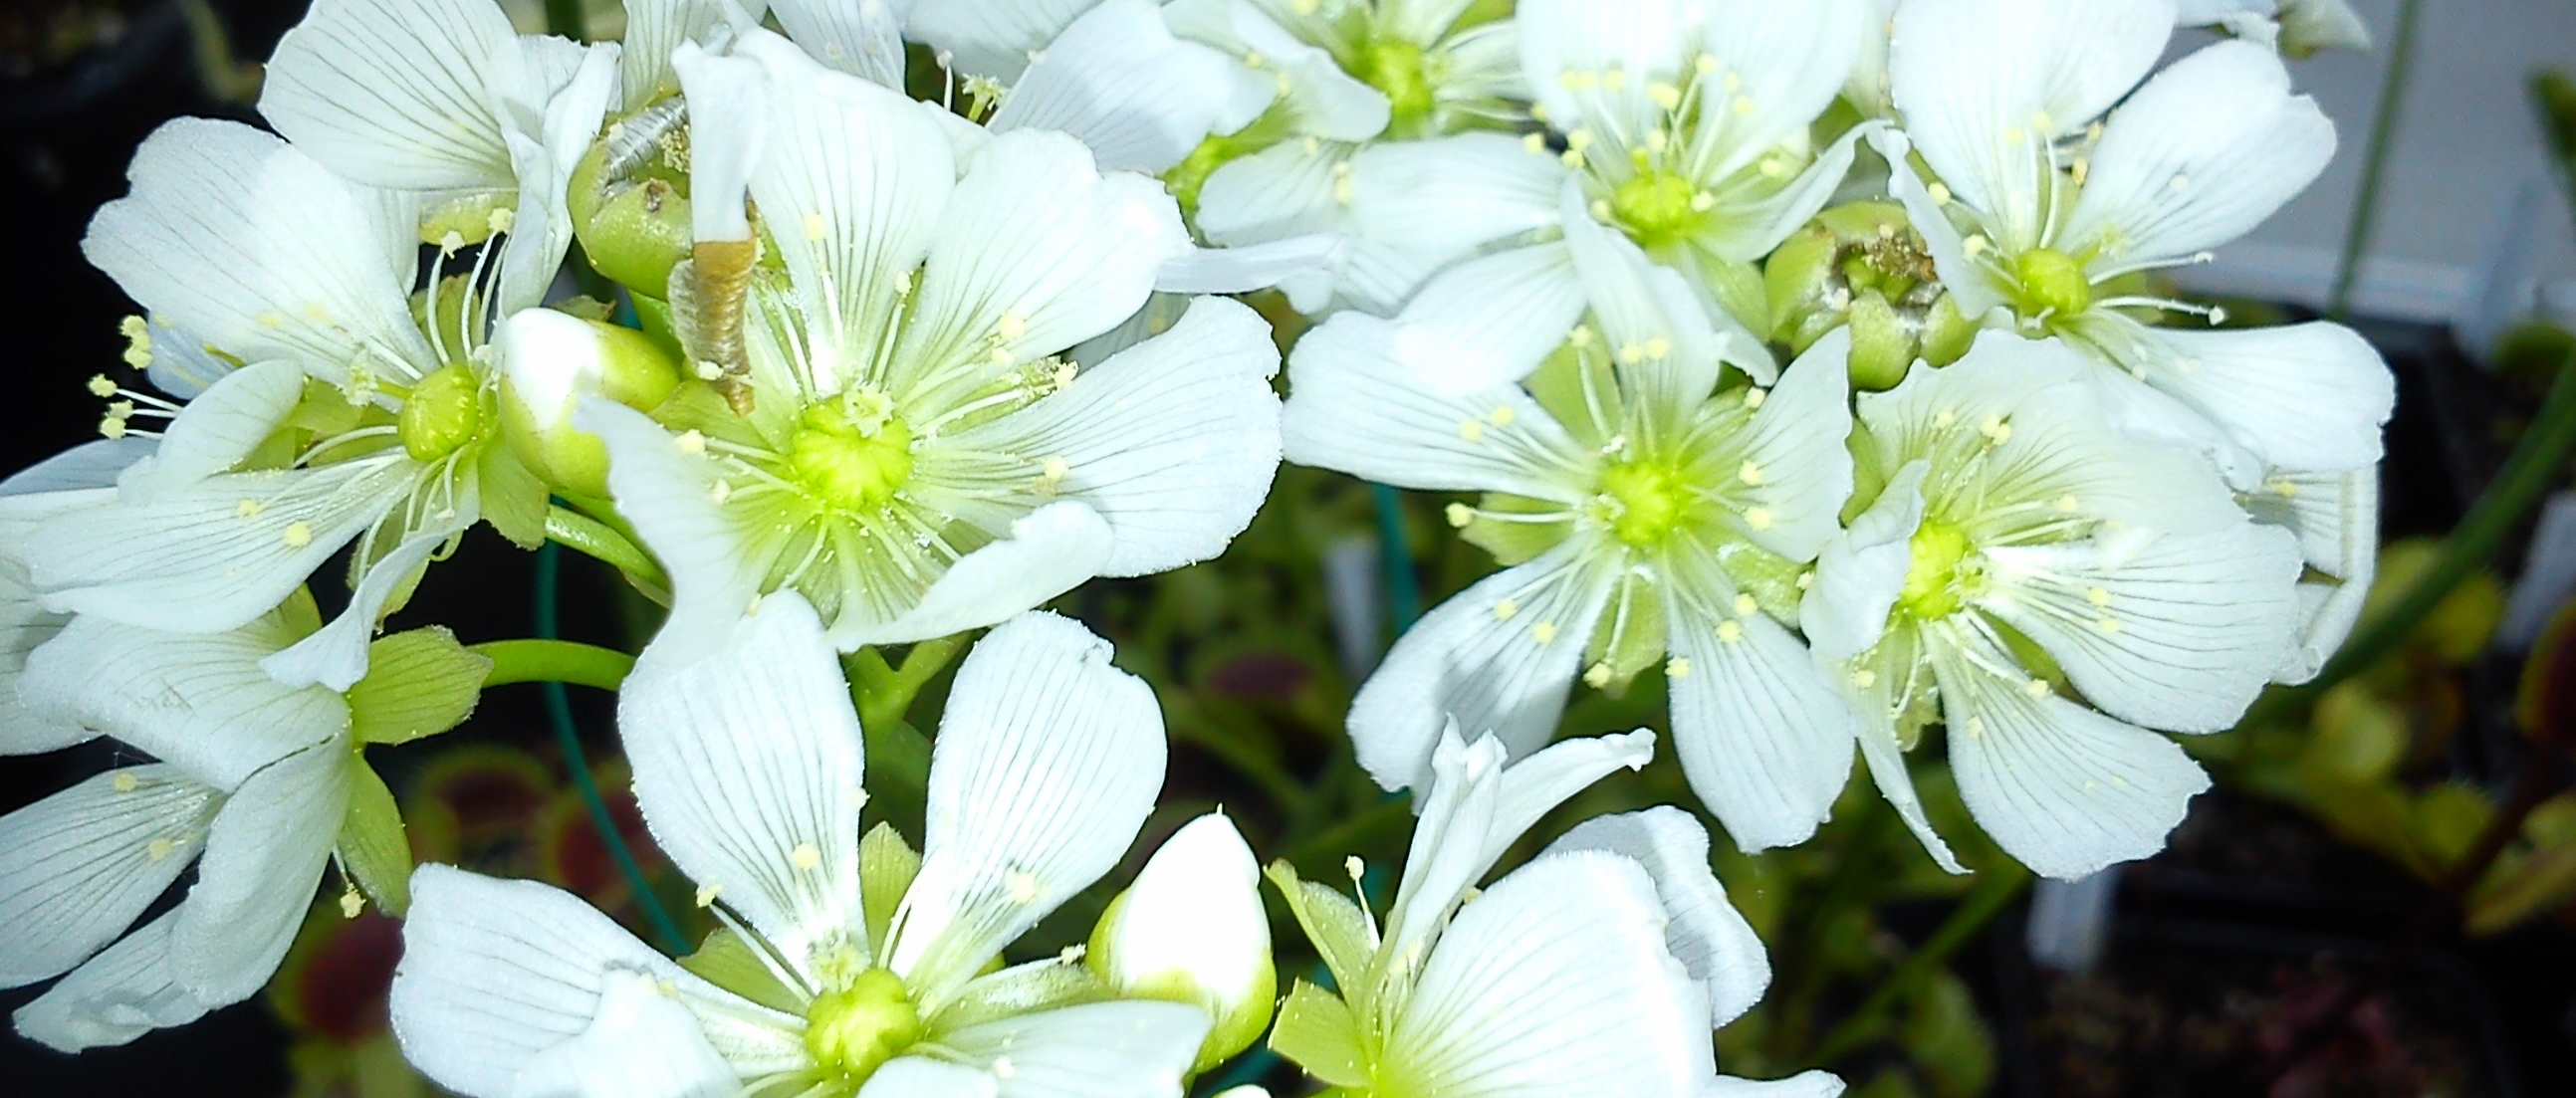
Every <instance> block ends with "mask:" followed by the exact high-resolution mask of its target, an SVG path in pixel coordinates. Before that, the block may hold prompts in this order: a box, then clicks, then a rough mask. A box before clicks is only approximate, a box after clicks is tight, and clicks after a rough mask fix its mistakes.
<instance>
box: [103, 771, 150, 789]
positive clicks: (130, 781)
mask: <svg viewBox="0 0 2576 1098" xmlns="http://www.w3.org/2000/svg"><path fill="white" fill-rule="evenodd" d="M108 784H109V785H112V786H115V787H116V791H117V792H119V793H132V792H134V791H135V790H137V789H140V788H142V787H143V783H142V782H140V781H137V780H135V777H134V775H132V774H128V773H126V772H124V771H122V770H119V771H117V772H116V777H114V778H112V779H109V781H108Z"/></svg>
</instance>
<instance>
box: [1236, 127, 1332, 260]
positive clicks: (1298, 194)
mask: <svg viewBox="0 0 2576 1098" xmlns="http://www.w3.org/2000/svg"><path fill="white" fill-rule="evenodd" d="M1356 149H1357V146H1353V145H1346V144H1341V143H1339V142H1325V141H1316V142H1313V143H1311V144H1310V143H1308V142H1304V141H1282V142H1280V143H1278V144H1276V145H1272V146H1270V147H1269V148H1266V149H1263V150H1261V151H1260V152H1257V153H1254V154H1252V155H1250V156H1246V157H1240V158H1237V159H1234V160H1229V161H1227V162H1226V163H1225V165H1224V166H1223V167H1220V168H1218V169H1217V170H1216V172H1215V173H1214V174H1212V175H1210V176H1208V179H1207V183H1206V185H1205V186H1202V187H1200V188H1199V212H1198V218H1197V225H1198V228H1199V231H1200V232H1203V233H1206V234H1207V238H1208V239H1209V240H1211V241H1213V242H1215V243H1218V244H1255V243H1260V242H1262V241H1267V240H1277V239H1279V238H1281V237H1284V236H1291V235H1295V234H1298V233H1312V232H1331V231H1335V230H1339V229H1342V228H1344V227H1345V225H1344V223H1345V222H1346V221H1348V220H1350V218H1349V211H1348V210H1347V209H1346V208H1345V207H1344V206H1343V205H1342V204H1341V202H1340V201H1338V200H1336V199H1335V198H1334V197H1333V192H1334V184H1335V183H1336V182H1337V181H1339V180H1340V179H1341V175H1340V174H1339V168H1340V166H1341V165H1343V164H1345V163H1347V162H1349V160H1350V158H1351V154H1352V153H1353V152H1354V151H1355V150H1356Z"/></svg>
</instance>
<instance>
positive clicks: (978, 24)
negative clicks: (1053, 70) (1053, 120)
mask: <svg viewBox="0 0 2576 1098" xmlns="http://www.w3.org/2000/svg"><path fill="white" fill-rule="evenodd" d="M1098 2H1099V0H978V2H976V3H965V4H961V3H955V2H953V0H931V2H930V3H927V4H922V5H920V6H919V7H917V8H915V9H914V10H913V13H912V19H911V21H910V22H909V23H907V24H905V26H904V36H905V37H907V38H910V39H912V40H914V41H916V42H922V43H925V44H927V45H929V47H930V48H931V49H933V50H936V51H939V52H941V53H944V54H950V55H953V56H954V58H955V64H954V65H953V66H952V67H953V68H954V69H955V70H956V71H958V72H961V73H973V74H975V75H977V76H990V77H995V78H997V79H999V80H1001V81H1002V82H1003V83H1006V84H1008V83H1013V82H1016V81H1018V80H1019V78H1020V73H1021V71H1022V70H1024V69H1026V68H1027V67H1028V65H1029V54H1030V53H1032V52H1034V51H1036V50H1040V49H1044V48H1046V44H1047V43H1049V42H1053V41H1055V37H1056V36H1057V35H1059V34H1062V33H1064V29H1065V28H1066V27H1068V26H1071V25H1072V24H1073V21H1074V18H1075V17H1076V16H1079V15H1081V14H1082V13H1083V12H1084V11H1086V10H1088V9H1089V8H1090V7H1091V6H1092V5H1093V4H1095V3H1098Z"/></svg>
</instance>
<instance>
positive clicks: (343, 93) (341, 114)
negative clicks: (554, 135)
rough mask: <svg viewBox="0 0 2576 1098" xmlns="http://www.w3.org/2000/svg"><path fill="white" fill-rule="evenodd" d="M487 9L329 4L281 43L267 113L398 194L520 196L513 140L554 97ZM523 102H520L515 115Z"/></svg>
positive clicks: (505, 20)
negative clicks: (512, 191)
mask: <svg viewBox="0 0 2576 1098" xmlns="http://www.w3.org/2000/svg"><path fill="white" fill-rule="evenodd" d="M542 91H543V89H542V87H541V86H538V87H531V86H530V81H529V74H528V72H527V71H526V70H525V68H524V67H523V65H522V61H521V55H520V49H519V38H518V35H517V33H516V32H515V31H513V29H512V28H511V26H510V20H509V17H508V16H507V15H505V14H503V13H502V11H501V9H500V8H499V7H498V6H496V5H493V4H490V3H485V2H483V0H320V2H319V3H316V4H315V5H314V6H313V11H312V13H311V14H309V15H307V16H305V17H304V21H303V22H302V23H299V24H297V25H296V26H295V29H293V30H290V31H288V32H286V36H285V37H284V38H281V39H279V40H278V42H277V52H276V53H275V54H273V55H271V56H270V57H269V61H268V76H267V79H266V81H264V82H263V83H262V84H261V86H260V95H259V113H260V115H261V116H262V117H265V118H267V119H268V123H269V125H272V126H275V127H277V132H279V133H281V134H284V135H286V138H287V139H288V140H290V141H293V142H295V145H296V147H297V148H300V149H303V150H304V151H305V152H307V153H310V154H312V155H313V158H314V159H316V160H319V161H321V162H322V163H323V164H325V165H327V166H329V167H330V169H331V170H332V171H335V172H338V173H340V174H341V175H345V176H347V177H349V178H351V179H354V180H356V181H358V182H360V183H364V184H367V185H369V186H373V187H386V188H391V189H396V190H421V191H434V190H455V189H467V188H506V187H510V186H513V185H514V184H513V182H512V180H513V176H512V173H511V170H510V151H509V148H508V147H507V146H506V145H505V144H504V143H503V141H502V136H501V135H502V133H503V131H504V130H505V129H506V128H507V127H509V126H511V125H512V124H513V123H515V122H519V121H522V120H521V119H518V118H513V117H511V116H510V114H509V108H510V107H511V106H513V105H519V106H522V107H524V106H525V105H528V103H529V101H531V100H533V99H534V98H535V97H536V96H538V95H540V94H542ZM513 101H516V102H515V103H514V102H513Z"/></svg>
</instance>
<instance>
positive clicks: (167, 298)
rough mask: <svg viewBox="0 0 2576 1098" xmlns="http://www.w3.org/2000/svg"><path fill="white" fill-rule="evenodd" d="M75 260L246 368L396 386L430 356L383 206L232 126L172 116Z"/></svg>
mask: <svg viewBox="0 0 2576 1098" xmlns="http://www.w3.org/2000/svg"><path fill="white" fill-rule="evenodd" d="M126 175H127V177H128V178H129V179H131V180H132V181H133V183H134V192H133V194H131V195H130V196H128V197H126V198H123V199H119V200H117V201H115V202H110V203H108V204H107V205H105V206H103V207H100V208H99V211H98V216H96V217H95V218H92V219H91V221H90V227H89V235H88V236H86V237H85V238H83V239H82V241H81V250H82V253H83V254H85V255H87V256H88V257H89V261H90V262H91V263H92V264H95V265H96V266H97V267H98V268H99V269H100V270H102V271H105V272H107V274H108V276H109V277H111V278H114V279H116V281H117V285H119V286H122V287H124V289H125V292H126V293H127V294H129V295H132V296H133V298H134V299H135V300H136V301H139V302H141V303H143V305H144V306H145V307H146V308H148V309H150V310H151V311H152V313H153V314H154V315H156V316H159V317H161V318H163V319H164V320H165V321H167V322H168V323H169V324H171V325H173V326H176V327H178V328H180V329H183V330H185V331H188V332H191V333H194V334H195V335H196V336H197V337H198V338H200V339H203V340H205V341H206V342H207V343H208V344H211V345H213V346H215V347H218V348H221V349H222V350H223V351H224V352H225V353H227V354H230V355H232V356H233V357H235V358H237V359H240V360H242V361H245V362H259V361H262V360H266V359H271V358H284V359H289V360H292V361H294V362H296V363H298V364H300V365H302V366H303V367H304V369H305V371H306V372H307V373H310V374H312V375H314V376H315V377H319V378H322V379H325V380H329V381H334V382H337V381H341V380H344V379H346V378H347V377H348V376H349V374H350V373H351V372H352V371H354V370H359V369H364V370H367V371H372V372H374V373H375V374H377V375H378V376H385V375H391V376H394V377H398V378H400V379H402V380H405V381H408V380H410V379H411V378H414V377H417V376H419V375H420V374H421V373H423V372H426V370H428V369H431V368H434V366H435V361H436V358H437V356H436V355H435V354H433V353H431V350H430V347H429V342H428V340H427V338H426V337H424V336H422V335H421V331H420V326H419V325H417V324H415V323H413V321H412V316H411V308H410V294H411V288H412V286H411V283H412V277H413V271H412V269H411V266H410V262H409V260H408V253H407V254H406V257H405V260H404V262H402V263H399V264H397V263H394V262H392V260H393V259H394V257H393V256H392V255H391V254H390V253H389V252H388V251H387V250H386V248H385V246H384V242H385V241H386V240H387V239H389V238H390V237H392V236H393V235H394V233H395V231H396V230H397V229H400V230H404V231H405V235H407V236H408V235H411V233H410V231H409V230H410V227H409V226H389V225H388V224H387V223H386V220H387V219H386V216H385V215H386V207H385V206H384V205H383V204H382V203H381V202H378V201H376V200H374V199H372V198H370V197H368V196H366V195H364V194H363V193H361V191H360V190H359V188H358V187H357V186H356V185H354V184H351V183H349V182H346V181H344V180H342V179H340V178H339V177H337V176H334V175H332V174H331V173H330V172H329V171H328V170H327V169H325V168H323V167H322V165H320V164H318V163H315V162H314V160H313V159H312V158H311V157H309V156H307V155H305V154H304V153H303V152H301V151H299V150H297V149H295V148H294V147H292V146H290V145H288V144H286V143H285V142H283V141H280V140H278V139H277V138H274V137H271V136H269V135H268V134H265V133H261V132H260V131H258V130H255V129H252V128H250V127H248V126H244V125H242V124H240V123H237V122H216V121H209V120H206V119H200V118H183V119H180V120H178V121H176V122H172V123H170V124H168V125H165V126H163V127H161V128H160V129H158V130H155V131H153V134H152V136H151V137H149V138H146V139H145V140H144V142H143V147H142V148H140V149H137V150H136V151H135V154H134V164H133V166H132V167H130V168H128V169H127V170H126Z"/></svg>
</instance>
